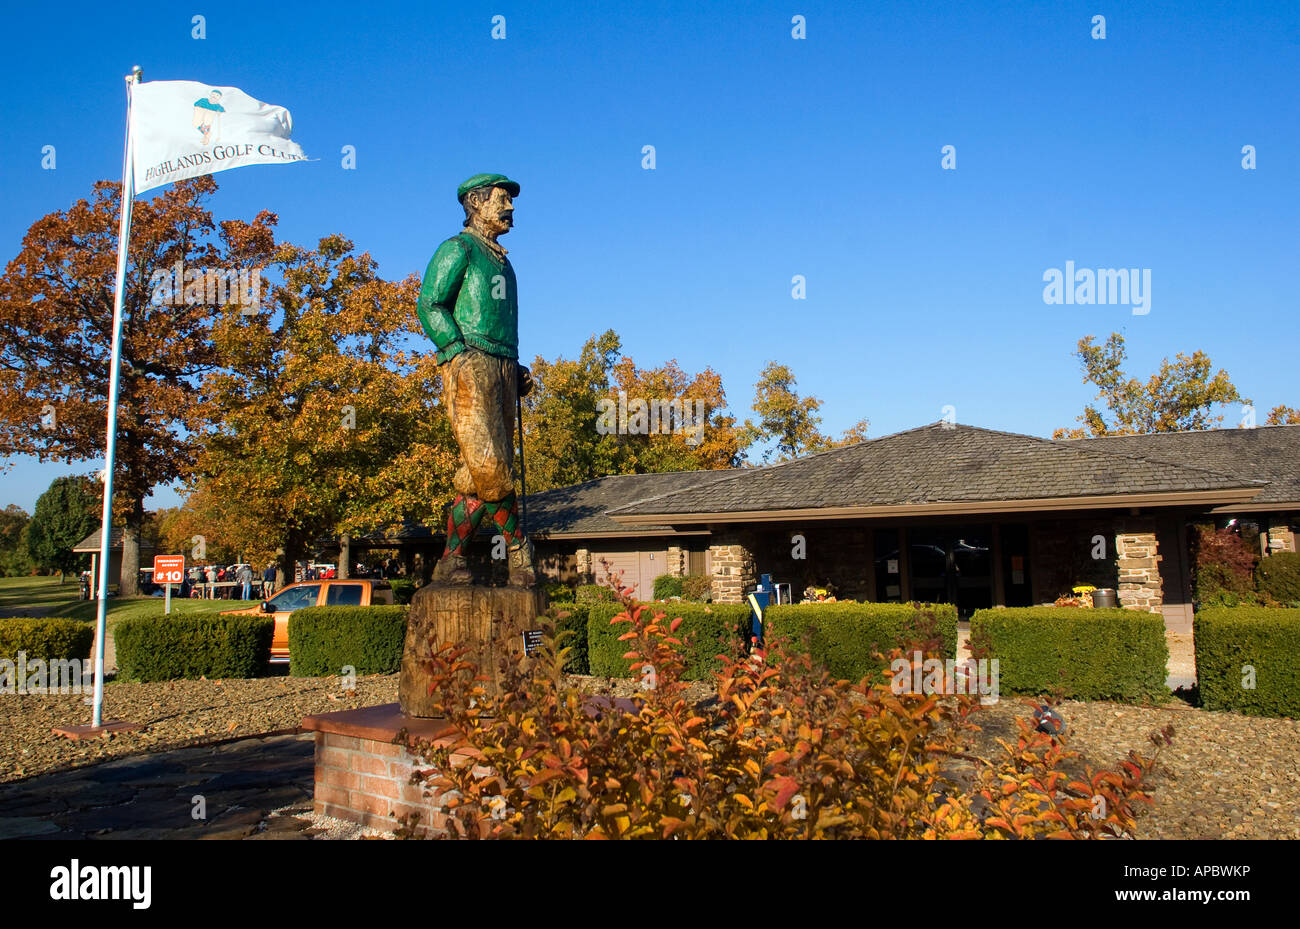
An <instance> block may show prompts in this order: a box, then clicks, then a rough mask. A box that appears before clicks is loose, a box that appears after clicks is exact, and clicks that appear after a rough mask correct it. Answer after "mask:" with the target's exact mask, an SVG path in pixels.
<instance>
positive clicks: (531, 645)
mask: <svg viewBox="0 0 1300 929" xmlns="http://www.w3.org/2000/svg"><path fill="white" fill-rule="evenodd" d="M541 647H542V630H541V629H526V630H524V654H525V655H531V654H532V653H533V652H535V651H537V650H538V649H539V648H541Z"/></svg>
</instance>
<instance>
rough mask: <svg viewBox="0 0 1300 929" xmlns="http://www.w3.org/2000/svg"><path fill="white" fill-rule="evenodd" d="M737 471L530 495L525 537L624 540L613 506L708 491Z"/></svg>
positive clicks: (626, 477)
mask: <svg viewBox="0 0 1300 929" xmlns="http://www.w3.org/2000/svg"><path fill="white" fill-rule="evenodd" d="M736 473H737V472H736V471H677V472H672V473H666V474H615V475H611V476H610V477H602V478H597V479H596V480H594V481H587V482H586V483H583V484H575V485H573V486H572V487H557V488H556V489H554V490H545V491H542V492H541V493H536V494H529V495H528V499H527V505H528V517H527V519H528V534H529V535H538V536H540V537H542V538H547V537H549V538H558V537H561V536H565V535H577V536H591V535H610V534H618V535H627V534H628V533H629V529H628V527H627V526H623V525H620V524H619V523H617V522H615V521H614V520H612V519H610V518H609V517H608V516H607V515H605V514H606V512H607V511H608V510H609V509H610V508H611V507H615V506H619V505H621V504H626V503H634V502H636V501H639V500H645V499H647V498H653V497H661V496H663V495H665V494H667V495H669V496H672V495H673V494H677V493H681V492H682V491H683V490H685V489H687V488H692V487H707V486H709V485H710V484H711V483H712V482H713V481H716V480H719V479H722V478H725V477H726V476H728V475H731V474H736ZM656 531H662V532H671V531H673V530H672V528H671V527H670V526H655V525H638V526H637V527H636V529H635V533H636V534H637V535H645V534H646V533H647V532H656Z"/></svg>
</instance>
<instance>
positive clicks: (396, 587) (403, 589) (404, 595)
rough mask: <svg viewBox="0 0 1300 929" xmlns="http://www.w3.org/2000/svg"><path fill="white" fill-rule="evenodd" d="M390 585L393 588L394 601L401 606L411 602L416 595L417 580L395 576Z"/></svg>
mask: <svg viewBox="0 0 1300 929" xmlns="http://www.w3.org/2000/svg"><path fill="white" fill-rule="evenodd" d="M388 586H390V587H392V588H393V603H395V604H397V605H399V606H401V605H405V604H407V603H410V602H411V598H412V597H414V596H415V581H413V580H410V579H409V578H402V577H395V578H393V579H392V580H390V581H389V582H388Z"/></svg>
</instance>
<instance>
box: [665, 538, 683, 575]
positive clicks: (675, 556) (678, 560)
mask: <svg viewBox="0 0 1300 929" xmlns="http://www.w3.org/2000/svg"><path fill="white" fill-rule="evenodd" d="M685 561H686V553H685V552H683V551H682V549H681V546H680V545H670V546H668V575H669V577H683V576H685V574H686V570H685Z"/></svg>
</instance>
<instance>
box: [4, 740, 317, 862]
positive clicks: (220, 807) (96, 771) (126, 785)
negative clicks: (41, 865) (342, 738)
mask: <svg viewBox="0 0 1300 929" xmlns="http://www.w3.org/2000/svg"><path fill="white" fill-rule="evenodd" d="M314 756H315V740H314V734H313V733H305V734H303V735H282V736H271V737H268V738H252V739H241V740H239V741H237V742H227V743H224V744H220V745H204V746H199V747H197V748H184V749H177V750H175V751H170V752H158V753H155V754H145V755H131V756H128V757H126V758H118V759H115V760H113V761H106V762H104V763H102V764H96V765H87V766H86V767H82V768H76V769H73V770H71V771H60V772H56V773H54V774H44V775H39V776H37V777H33V778H28V779H27V780H25V781H17V782H14V783H10V784H0V839H14V838H39V839H79V838H88V839H308V838H311V836H312V834H313V832H308V831H307V830H309V829H311V823H310V822H309V821H308V820H307V818H306V815H307V814H308V813H310V812H311V805H312V784H313V776H314V771H315V757H314ZM275 811H283V812H278V813H277V812H275ZM200 814H202V815H201V816H200Z"/></svg>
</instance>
